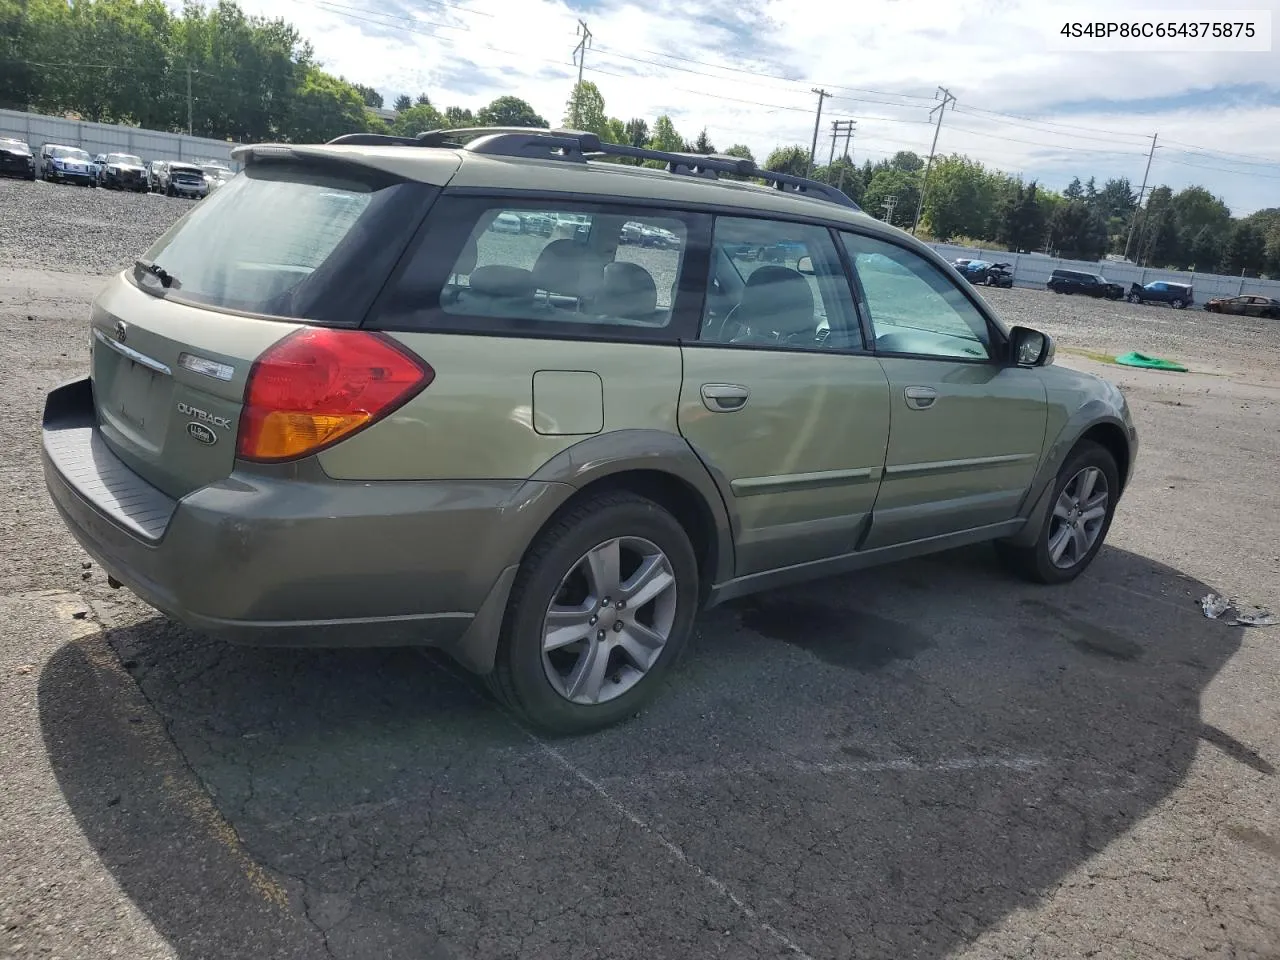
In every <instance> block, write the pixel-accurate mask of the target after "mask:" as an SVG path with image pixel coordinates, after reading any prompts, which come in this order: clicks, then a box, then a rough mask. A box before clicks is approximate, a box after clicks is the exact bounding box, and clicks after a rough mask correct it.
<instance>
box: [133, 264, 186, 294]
mask: <svg viewBox="0 0 1280 960" xmlns="http://www.w3.org/2000/svg"><path fill="white" fill-rule="evenodd" d="M133 265H134V267H135V268H136V269H138V270H141V271H142V272H143V273H149V274H151V275H152V276H153V277H155V278H156V279H157V280H159V281H160V286H162V287H164V288H165V289H166V290H168V289H170V288H171V287H172V288H173V289H175V290H178V289H181V288H182V284H180V283H179V282H178V278H177V277H175V276H174V275H173V274H171V273H170V272H169V271H168V270H166V269H165V268H164V267H162V266H160V264H158V263H152V262H151V261H150V260H135V261H134V262H133Z"/></svg>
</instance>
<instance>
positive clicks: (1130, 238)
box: [1124, 133, 1160, 260]
mask: <svg viewBox="0 0 1280 960" xmlns="http://www.w3.org/2000/svg"><path fill="white" fill-rule="evenodd" d="M1158 136H1160V134H1159V133H1153V134H1152V135H1151V149H1150V150H1148V151H1147V169H1146V170H1145V171H1143V174H1142V189H1141V190H1139V191H1138V206H1137V207H1136V208H1135V209H1134V211H1133V219H1132V220H1130V221H1129V236H1128V238H1127V239H1126V240H1125V242H1124V258H1125V259H1126V260H1128V259H1129V244H1131V243H1133V228H1134V227H1136V226H1137V225H1138V213H1139V211H1141V210H1142V198H1143V197H1144V196H1145V195H1146V192H1147V177H1148V176H1150V174H1151V158H1152V157H1154V156H1155V155H1156V137H1158ZM1142 219H1143V220H1146V217H1145V216H1144V217H1143V218H1142Z"/></svg>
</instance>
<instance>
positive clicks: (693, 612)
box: [43, 129, 1137, 732]
mask: <svg viewBox="0 0 1280 960" xmlns="http://www.w3.org/2000/svg"><path fill="white" fill-rule="evenodd" d="M237 154H238V156H237V159H239V160H240V161H242V162H243V163H244V164H245V170H244V172H243V173H241V174H240V175H238V176H237V177H235V178H234V179H232V180H231V181H229V182H228V183H227V184H226V185H225V186H223V187H222V188H221V189H220V190H218V191H217V192H216V193H215V194H213V195H212V196H210V197H209V198H208V199H206V200H204V201H202V202H201V203H200V204H199V205H198V206H196V207H195V208H193V209H192V210H191V211H190V212H189V213H188V214H187V215H186V216H185V217H183V218H182V219H181V220H180V221H179V222H178V223H177V224H176V225H174V226H173V228H172V229H170V230H169V231H168V232H167V233H165V234H164V236H162V237H161V238H160V239H159V240H158V241H157V242H156V243H155V245H154V246H153V247H152V248H151V249H150V250H149V251H148V252H147V253H146V254H145V256H144V257H143V258H142V259H140V260H138V261H137V263H136V265H135V266H134V268H132V269H130V270H127V271H125V272H123V273H121V274H120V275H119V276H117V277H115V278H114V279H113V280H111V281H110V283H109V284H108V285H107V286H106V288H105V289H104V290H103V291H102V293H101V294H100V295H99V296H98V298H97V300H96V302H95V304H94V306H93V309H92V315H91V318H90V331H89V336H90V337H91V346H92V365H91V370H90V373H89V376H88V377H86V378H84V379H81V380H77V381H73V382H71V383H68V384H66V385H63V386H61V387H59V388H58V389H56V390H54V391H53V392H51V393H50V394H49V397H48V400H47V403H46V407H45V413H44V431H43V448H44V469H45V476H46V480H47V483H48V487H49V491H50V494H51V495H52V498H53V501H54V503H55V504H56V505H57V508H58V510H59V511H60V513H61V515H62V517H63V519H64V520H65V522H66V524H67V526H68V527H69V528H70V530H71V532H72V533H73V534H74V535H75V537H76V538H77V539H78V540H79V542H80V543H81V544H82V545H83V546H84V548H85V549H86V550H87V551H88V552H89V554H90V555H92V556H93V557H94V558H95V559H96V560H97V561H98V562H99V563H100V564H101V565H102V566H103V567H104V568H105V570H106V571H107V572H108V574H109V575H110V576H111V578H112V584H113V585H114V586H119V585H125V586H128V587H129V588H130V589H131V590H132V591H134V592H135V593H136V594H137V595H138V596H140V597H142V598H143V599H144V600H146V601H147V602H148V603H150V604H152V605H154V606H155V607H156V608H158V609H159V610H161V611H163V612H164V613H165V614H167V615H168V616H170V617H172V618H174V619H175V620H178V621H180V622H182V623H184V624H187V625H188V626H190V627H191V628H193V629H195V630H200V631H205V632H208V633H210V634H214V635H219V636H224V637H227V638H228V639H231V640H233V641H238V642H247V643H261V644H281V645H305V646H335V645H353V644H354V645H400V644H424V645H430V646H435V647H438V648H440V649H442V650H444V651H447V652H448V653H449V654H450V655H452V656H453V657H454V658H456V659H457V660H458V661H459V662H460V663H462V664H463V665H465V666H466V667H468V668H469V669H471V670H473V671H476V672H478V673H482V674H485V675H487V676H488V677H489V679H490V682H491V686H492V687H493V689H494V691H495V692H496V693H497V695H498V696H499V697H500V698H501V699H502V700H504V701H505V702H506V703H507V704H509V705H510V706H511V707H512V708H514V709H516V710H517V711H519V712H520V713H521V714H523V715H524V716H525V717H526V718H527V719H528V720H529V721H531V722H532V723H534V724H536V725H537V726H539V727H542V728H544V729H548V730H552V731H561V732H573V731H581V730H588V729H592V728H597V727H600V726H603V725H605V724H609V723H612V722H614V721H617V720H619V719H621V718H623V717H626V716H628V715H629V714H632V713H634V712H635V710H636V709H637V707H638V706H639V705H640V704H641V703H642V702H644V701H645V700H646V699H647V698H649V697H651V696H652V695H653V694H654V692H655V691H656V690H657V688H658V686H659V685H660V684H661V682H662V678H663V676H664V675H665V674H666V673H667V672H668V671H669V670H670V669H671V668H672V667H673V665H674V664H675V663H676V661H677V660H678V658H679V656H680V653H681V650H682V649H683V648H684V646H685V645H686V643H687V642H688V640H689V635H690V633H691V631H692V628H693V624H694V619H695V617H696V616H697V614H698V612H699V610H700V609H702V608H704V607H707V606H710V605H714V604H717V603H721V602H723V601H725V600H729V599H732V598H735V597H740V596H742V595H744V594H747V593H750V592H752V591H757V590H762V589H766V588H775V587H780V586H784V585H787V584H794V583H798V582H801V581H805V580H810V579H813V578H816V577H825V576H831V575H834V574H844V573H847V572H849V571H853V570H857V569H860V568H863V567H867V566H870V565H873V564H881V563H887V562H890V561H894V560H899V559H901V558H904V557H909V556H913V555H917V554H922V553H926V552H930V551H936V550H943V549H946V548H949V547H955V546H958V545H961V544H968V543H974V542H977V541H994V542H995V543H996V545H997V547H998V549H999V550H1000V552H1001V554H1002V555H1003V556H1004V557H1005V558H1006V559H1007V560H1008V562H1009V563H1010V565H1011V566H1012V567H1013V568H1014V569H1015V570H1016V571H1017V572H1020V573H1021V574H1023V575H1025V576H1028V577H1031V578H1033V579H1035V580H1038V581H1041V582H1048V583H1056V582H1063V581H1067V580H1070V579H1071V578H1073V577H1075V576H1077V575H1078V574H1079V573H1080V572H1081V571H1082V570H1084V569H1085V568H1086V567H1087V566H1088V565H1089V563H1090V561H1092V559H1093V558H1094V556H1095V555H1096V553H1097V552H1098V549H1099V547H1100V546H1101V545H1102V542H1103V539H1104V538H1105V536H1106V534H1107V529H1108V526H1109V525H1110V523H1111V518H1112V514H1113V511H1114V510H1115V507H1116V503H1117V501H1118V499H1119V497H1120V495H1121V493H1122V491H1123V490H1124V487H1125V483H1126V481H1127V480H1128V478H1129V474H1130V470H1131V468H1132V465H1133V461H1134V456H1135V452H1136V448H1137V435H1136V432H1135V430H1134V427H1133V423H1132V421H1131V419H1130V415H1129V410H1128V408H1127V406H1126V404H1125V401H1124V398H1123V397H1122V396H1121V395H1120V393H1119V391H1118V390H1116V388H1115V387H1113V386H1111V385H1110V384H1108V383H1106V382H1105V381H1102V380H1099V379H1097V378H1095V377H1092V376H1087V375H1085V374H1083V373H1077V372H1074V371H1072V370H1068V369H1064V368H1061V367H1057V366H1053V365H1052V361H1053V344H1052V342H1051V340H1050V338H1049V337H1048V336H1046V335H1044V334H1041V333H1038V332H1036V331H1034V330H1030V329H1027V328H1021V327H1014V328H1012V329H1009V328H1008V327H1006V326H1005V325H1004V324H1003V323H1002V322H1001V321H1000V319H999V318H998V317H997V316H996V315H995V314H994V313H993V312H992V310H991V309H990V307H989V306H988V305H987V304H986V303H985V302H983V300H982V299H981V298H980V297H979V296H978V294H977V293H976V292H975V291H974V290H973V289H972V287H970V285H969V284H967V283H966V282H965V281H964V280H963V279H961V278H960V276H959V275H958V274H956V273H955V271H954V270H953V269H952V268H951V267H950V266H949V265H948V264H947V263H946V262H945V261H944V260H942V259H941V258H940V257H938V256H937V255H936V254H935V253H934V252H933V251H932V250H930V249H929V248H928V247H926V246H924V245H923V244H921V243H919V242H917V241H915V240H914V239H912V238H911V237H909V236H907V235H905V234H903V233H902V232H900V231H898V230H895V229H893V228H891V227H889V226H886V225H885V224H883V223H880V222H878V221H877V220H875V219H873V218H871V217H869V216H867V215H865V214H863V213H862V212H861V211H859V209H858V208H857V207H856V206H855V205H854V204H853V203H851V202H850V201H849V200H848V199H847V198H846V197H845V196H844V195H843V194H841V193H839V192H838V191H836V190H834V189H832V188H831V187H828V186H824V185H822V184H820V183H817V182H814V181H810V180H805V179H802V178H798V177H792V176H786V175H783V174H775V173H768V172H766V171H762V170H758V169H756V168H755V167H754V166H753V165H752V164H751V163H750V162H749V161H743V160H738V159H736V158H732V157H719V156H713V157H701V156H692V155H688V154H672V153H662V152H657V151H649V150H641V149H636V148H632V147H627V146H618V145H609V144H603V143H601V142H600V141H599V140H598V139H597V138H595V137H594V136H592V135H590V134H584V133H576V132H565V131H549V130H511V129H481V130H475V129H473V130H453V131H433V132H431V133H427V134H423V135H421V136H419V137H414V138H394V137H377V136H371V135H364V134H356V135H351V136H348V137H341V138H339V139H338V140H336V141H333V142H332V143H329V144H326V145H322V146H282V145H263V146H254V147H246V148H241V149H240V150H238V151H237ZM639 161H650V165H649V166H640V165H638V162H639ZM654 162H656V165H657V166H659V167H662V166H665V169H650V166H653V165H654ZM655 237H656V238H660V240H661V242H646V238H650V239H652V238H655Z"/></svg>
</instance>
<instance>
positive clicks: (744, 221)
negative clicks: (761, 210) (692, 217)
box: [699, 217, 863, 350]
mask: <svg viewBox="0 0 1280 960" xmlns="http://www.w3.org/2000/svg"><path fill="white" fill-rule="evenodd" d="M711 251H712V265H713V269H712V272H711V276H710V278H709V282H708V288H707V296H706V305H705V308H704V313H703V318H702V333H701V336H700V337H699V339H700V340H701V342H703V343H726V344H734V345H737V346H759V347H772V348H774V349H779V350H860V349H862V346H863V344H862V334H861V331H860V330H859V329H858V322H857V314H856V313H855V311H854V306H853V296H852V293H851V291H850V287H849V278H848V276H847V275H846V274H845V272H844V266H843V265H842V264H841V261H840V256H839V253H838V252H837V249H836V245H835V242H834V241H833V240H832V238H831V232H830V231H829V230H828V229H827V228H826V227H820V226H816V225H813V224H805V223H788V222H783V221H779V220H758V219H754V218H745V217H717V218H716V225H715V233H714V235H713V238H712V243H711Z"/></svg>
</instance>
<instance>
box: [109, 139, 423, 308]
mask: <svg viewBox="0 0 1280 960" xmlns="http://www.w3.org/2000/svg"><path fill="white" fill-rule="evenodd" d="M175 169H176V168H175ZM421 186H422V185H421V184H405V183H400V182H398V181H395V180H393V179H391V178H389V177H386V176H385V175H381V174H374V173H373V172H372V171H370V172H369V175H367V176H366V175H365V174H364V173H363V172H362V171H360V170H358V169H351V170H350V172H347V171H346V170H343V171H339V172H330V171H327V170H321V169H315V168H307V167H301V166H296V165H283V164H280V165H277V164H265V165H259V166H253V167H250V168H249V169H248V170H246V171H245V173H244V175H242V176H239V177H236V178H234V179H232V180H229V181H228V182H227V184H226V185H225V186H223V187H222V189H220V190H218V191H216V192H214V193H212V194H210V195H209V196H208V197H207V198H206V199H204V200H202V201H200V203H199V204H198V205H197V206H196V207H195V208H193V209H192V211H191V212H190V213H189V214H187V216H185V217H184V218H183V219H181V220H179V221H178V222H177V223H176V224H175V225H174V226H173V227H172V228H170V230H169V231H168V232H167V233H166V234H165V235H164V236H162V237H161V238H160V239H159V240H158V241H157V242H156V243H155V245H154V246H153V247H152V248H151V249H150V250H148V251H147V253H146V254H145V255H144V257H143V260H144V261H148V262H150V263H152V264H154V265H155V266H156V267H159V268H160V269H161V270H163V272H164V273H165V274H167V275H168V276H169V277H171V278H172V283H171V284H170V285H169V286H168V287H164V286H163V285H162V284H161V283H160V281H159V280H158V279H157V277H156V276H154V275H153V274H151V273H147V272H145V271H142V270H139V271H135V274H134V277H135V281H136V282H137V283H139V284H140V285H141V286H142V287H143V289H145V290H147V291H148V292H150V293H154V294H157V295H160V296H165V297H168V298H169V299H173V300H179V301H183V302H190V303H195V304H200V305H207V306H211V307H217V308H221V309H226V310H233V311H236V312H243V313H251V314H257V315H262V316H274V317H283V318H289V319H308V320H316V321H317V322H335V323H342V324H347V323H350V324H355V323H358V322H359V319H360V318H359V317H335V316H333V314H332V311H330V310H328V308H329V307H333V308H334V309H336V304H337V303H338V302H340V301H341V302H348V303H349V302H350V299H349V298H348V299H347V300H345V301H344V300H343V298H344V297H346V295H347V294H348V293H349V292H350V291H348V290H345V289H342V288H343V287H350V286H353V285H354V283H353V282H352V281H355V282H358V281H360V280H365V279H369V280H370V281H371V282H373V278H371V277H367V276H365V275H363V274H364V273H365V271H363V270H361V269H360V266H361V265H362V264H363V265H365V266H368V267H375V266H376V261H378V260H380V259H384V258H385V254H384V251H383V248H384V245H394V244H395V243H396V242H397V237H398V236H399V235H400V234H401V233H404V234H405V235H406V237H407V233H406V231H405V230H404V228H403V227H402V226H399V227H398V226H397V224H401V222H402V221H405V220H406V218H407V217H408V215H409V214H411V213H412V214H414V215H416V216H417V217H419V218H420V216H421V214H422V213H423V212H425V208H422V207H419V208H418V209H417V210H416V211H412V210H404V209H401V210H397V209H395V207H396V204H397V202H398V199H397V198H399V200H404V199H406V198H405V197H404V196H403V194H404V192H405V191H406V190H407V191H408V192H409V194H414V193H416V192H418V191H417V190H416V189H415V188H419V187H421ZM402 206H403V205H402ZM410 219H411V217H410ZM350 271H353V272H354V276H351V275H350ZM326 292H327V293H328V296H326Z"/></svg>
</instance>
